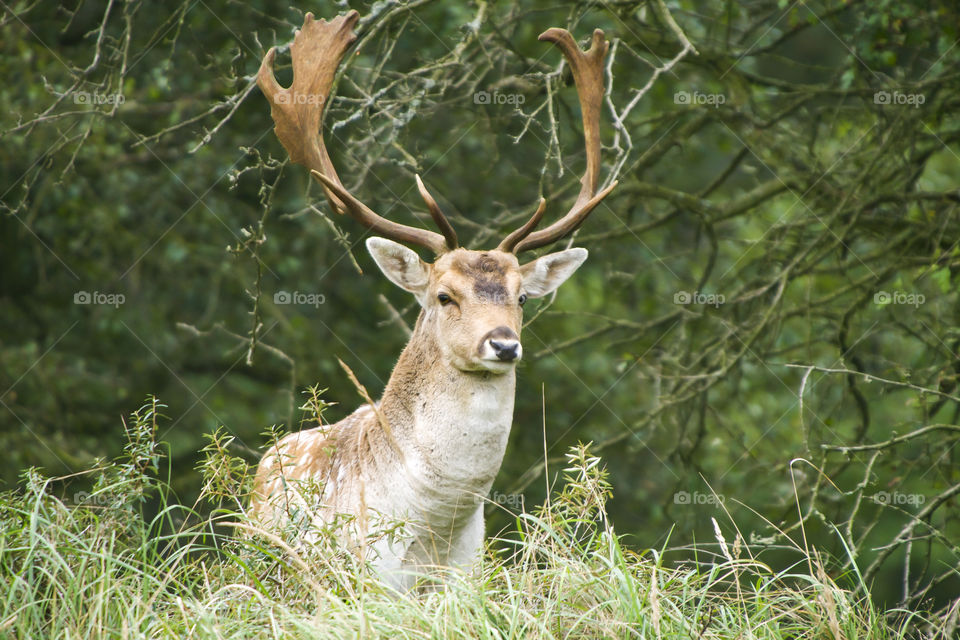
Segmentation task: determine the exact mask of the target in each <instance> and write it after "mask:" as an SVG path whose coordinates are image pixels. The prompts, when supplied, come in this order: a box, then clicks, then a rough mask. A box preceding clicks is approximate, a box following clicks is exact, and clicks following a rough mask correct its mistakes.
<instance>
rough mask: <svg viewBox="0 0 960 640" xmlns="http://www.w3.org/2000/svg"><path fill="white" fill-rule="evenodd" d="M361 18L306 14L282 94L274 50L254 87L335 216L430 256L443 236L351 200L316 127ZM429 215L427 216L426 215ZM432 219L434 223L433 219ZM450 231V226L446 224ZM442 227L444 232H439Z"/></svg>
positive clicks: (292, 48)
mask: <svg viewBox="0 0 960 640" xmlns="http://www.w3.org/2000/svg"><path fill="white" fill-rule="evenodd" d="M359 17H360V14H359V13H357V12H356V11H349V12H348V13H346V14H344V15H342V16H338V17H336V18H333V19H332V20H330V21H329V22H328V21H326V20H315V19H314V17H313V14H312V13H308V14H307V15H306V16H305V17H304V20H303V27H302V28H300V29H298V30H297V31H296V33H295V34H294V38H293V44H291V45H290V55H291V58H292V59H293V83H292V84H291V85H290V87H289V88H287V89H285V88H283V87H282V86H280V84H279V83H278V82H277V79H276V77H275V76H274V74H273V62H274V59H275V57H276V49H275V48H271V49H270V50H269V51H268V52H267V55H265V56H264V58H263V62H262V63H261V65H260V71H259V72H258V73H257V84H259V85H260V90H261V91H263V93H264V95H265V96H266V97H267V99H268V100H270V115H271V116H272V117H273V122H274V131H275V132H276V134H277V138H279V139H280V142H281V143H282V144H283V146H284V148H285V149H286V150H287V153H288V154H289V155H290V159H291V160H293V161H294V162H296V163H298V164H302V165H303V166H305V167H307V168H308V169H310V173H311V175H313V177H314V178H316V179H317V180H319V181H320V184H321V185H323V192H324V194H325V195H326V197H327V200H328V201H329V202H330V206H331V207H333V209H334V211H336V212H337V213H341V214H342V213H349V214H350V216H351V217H352V218H354V219H355V220H356V221H357V222H359V223H360V224H362V225H364V226H366V227H368V228H370V229H372V230H373V231H374V232H376V233H379V234H381V235H384V236H386V237H388V238H392V239H393V240H397V241H399V242H406V243H409V244H415V245H420V246H423V247H426V248H428V249H430V250H431V251H433V252H434V253H437V254H439V253H443V252H444V251H446V247H447V243H446V242H445V236H446V235H447V232H446V230H445V231H444V235H443V236H441V235H440V234H439V233H435V232H433V231H428V230H427V229H419V228H417V227H410V226H407V225H403V224H399V223H396V222H392V221H390V220H387V219H386V218H383V217H381V216H379V215H377V214H376V213H374V212H373V211H372V210H371V209H370V208H369V207H367V206H366V205H364V204H363V203H362V202H360V201H359V200H358V199H357V198H355V197H354V196H353V195H352V194H351V193H350V192H349V191H347V189H346V188H345V187H344V186H343V183H342V182H341V181H340V177H339V176H338V175H337V170H336V168H335V167H334V166H333V162H332V161H331V160H330V154H329V153H328V152H327V147H326V144H325V143H324V141H323V132H322V130H321V127H320V124H321V120H322V118H323V108H324V105H325V103H326V101H327V98H329V96H330V89H331V88H332V86H333V79H334V76H335V75H336V73H337V68H338V67H339V66H340V61H341V60H342V59H343V56H344V54H345V53H346V51H347V48H348V47H349V46H350V44H352V43H353V41H354V40H356V39H357V36H356V34H355V33H354V32H353V27H354V26H355V25H356V24H357V20H358V19H359ZM431 213H432V212H431ZM434 219H436V218H434ZM447 226H449V223H447ZM441 228H443V227H441Z"/></svg>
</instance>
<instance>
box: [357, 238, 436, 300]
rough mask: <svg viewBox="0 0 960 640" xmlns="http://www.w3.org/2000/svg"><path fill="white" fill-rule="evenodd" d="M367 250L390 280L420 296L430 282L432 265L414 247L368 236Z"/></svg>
mask: <svg viewBox="0 0 960 640" xmlns="http://www.w3.org/2000/svg"><path fill="white" fill-rule="evenodd" d="M367 251H369V252H370V255H371V256H373V259H374V261H375V262H376V263H377V266H378V267H380V270H381V271H383V275H385V276H387V278H389V280H390V282H392V283H393V284H395V285H397V286H398V287H400V288H401V289H404V290H405V291H409V292H410V293H412V294H414V295H416V296H418V297H419V295H420V294H421V293H423V292H424V291H425V290H426V288H427V285H428V284H429V283H430V265H428V264H427V263H426V262H424V261H423V260H421V259H420V256H418V255H417V254H416V252H414V251H413V250H412V249H408V248H407V247H405V246H403V245H402V244H398V243H396V242H394V241H393V240H387V239H386V238H367Z"/></svg>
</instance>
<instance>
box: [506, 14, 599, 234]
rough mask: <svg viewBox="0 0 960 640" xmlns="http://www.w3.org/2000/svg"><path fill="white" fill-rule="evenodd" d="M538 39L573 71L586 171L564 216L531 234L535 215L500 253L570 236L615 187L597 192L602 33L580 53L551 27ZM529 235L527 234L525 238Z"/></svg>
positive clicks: (568, 37) (562, 31)
mask: <svg viewBox="0 0 960 640" xmlns="http://www.w3.org/2000/svg"><path fill="white" fill-rule="evenodd" d="M539 39H540V40H542V41H546V42H552V43H553V44H555V45H556V46H557V47H558V48H559V49H560V51H561V52H562V53H563V57H564V58H566V60H567V64H569V65H570V70H571V71H572V72H573V81H574V84H576V85H577V95H578V96H579V97H580V112H581V115H582V116H583V137H584V139H585V144H586V149H587V170H586V172H585V173H584V174H583V178H581V180H580V185H581V186H580V195H578V196H577V200H576V202H574V203H573V206H572V207H571V208H570V211H568V212H567V214H566V215H565V216H563V217H562V218H560V219H559V220H557V221H556V222H554V223H553V224H551V225H550V226H549V227H547V228H546V229H541V230H540V231H536V232H533V233H531V232H532V231H533V228H534V227H535V226H536V223H537V221H538V220H539V217H538V214H541V215H542V211H540V210H538V212H537V214H534V217H533V218H531V219H530V221H529V222H528V223H527V224H525V225H524V226H523V227H521V228H520V229H518V230H517V231H514V232H513V233H511V234H510V235H509V236H507V237H506V238H505V239H504V241H503V242H501V243H500V247H499V249H500V250H501V251H511V250H512V251H513V253H520V252H521V251H529V250H530V249H537V248H539V247H542V246H544V245H548V244H550V243H551V242H556V241H557V240H559V239H560V238H562V237H564V236H565V235H567V234H569V233H572V232H573V231H574V230H575V229H576V228H577V227H579V226H580V225H581V224H582V223H583V221H584V220H586V218H587V216H588V215H590V212H591V211H593V208H594V207H596V206H597V205H598V204H599V203H600V201H601V200H603V199H604V198H605V197H606V196H607V194H608V193H610V192H611V191H612V190H613V188H614V187H615V186H617V183H616V182H613V183H612V184H611V185H610V186H609V187H607V188H606V189H604V190H603V191H601V192H600V193H597V192H596V191H597V184H598V182H599V180H600V106H601V101H602V100H603V59H604V57H605V56H606V55H607V48H608V46H609V43H608V42H607V41H606V39H605V38H604V37H603V31H601V30H600V29H597V30H595V31H594V32H593V42H592V43H591V45H590V49H589V50H588V51H586V53H584V52H583V51H581V50H580V47H579V46H577V43H576V41H575V40H574V39H573V36H571V35H570V32H569V31H567V30H566V29H560V28H557V27H554V28H553V29H547V30H546V31H544V32H543V33H541V34H540V38H539ZM528 234H529V235H528Z"/></svg>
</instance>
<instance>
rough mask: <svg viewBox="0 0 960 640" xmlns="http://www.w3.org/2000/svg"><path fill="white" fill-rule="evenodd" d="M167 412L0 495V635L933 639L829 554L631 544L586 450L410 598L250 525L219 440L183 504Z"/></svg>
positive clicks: (333, 556)
mask: <svg viewBox="0 0 960 640" xmlns="http://www.w3.org/2000/svg"><path fill="white" fill-rule="evenodd" d="M161 409H162V406H161V405H159V404H158V403H157V402H156V401H155V400H151V401H150V402H148V404H147V405H145V406H144V407H142V408H141V409H140V410H139V411H137V412H135V413H134V414H133V415H132V416H131V419H130V421H129V422H128V429H127V433H128V439H129V443H128V446H127V449H126V452H125V454H124V456H123V457H122V459H119V460H115V461H112V462H105V461H104V462H102V463H100V464H98V465H97V466H96V467H95V468H94V469H91V470H90V471H88V472H86V473H84V474H79V475H78V476H77V477H74V478H70V479H68V480H72V481H73V482H74V484H75V483H76V481H78V480H83V481H86V482H87V483H88V485H87V486H92V490H91V491H90V492H89V494H80V493H76V494H74V495H72V496H70V497H69V498H64V497H58V495H57V491H63V487H64V486H65V479H62V478H61V479H56V480H54V479H47V478H44V477H42V476H41V475H40V474H39V473H37V472H36V471H29V472H28V473H26V474H25V475H24V478H23V483H22V486H21V487H20V488H19V489H18V490H17V491H15V492H9V493H6V494H3V495H2V496H0V582H2V586H3V591H2V594H3V595H2V598H3V600H2V604H0V637H4V638H7V637H9V638H62V639H65V640H66V639H74V638H75V639H83V640H94V639H96V638H347V637H358V636H362V637H381V636H383V637H393V638H568V637H572V638H629V637H639V638H778V639H779V638H825V639H832V640H839V639H841V638H849V639H853V638H869V639H874V638H876V639H881V638H883V639H886V638H905V637H912V635H911V634H918V633H919V630H920V629H924V630H925V633H926V634H929V637H937V631H936V629H934V628H932V627H930V626H929V624H928V623H927V621H925V620H923V619H921V618H920V616H918V615H913V616H911V615H908V614H906V612H886V613H884V612H880V611H877V610H876V609H875V608H874V607H873V606H872V605H871V603H870V602H869V601H868V600H866V599H864V598H858V597H854V596H853V595H852V592H851V591H850V590H847V589H844V588H841V587H840V586H838V585H837V583H835V582H834V581H833V580H831V578H830V577H828V571H827V569H826V568H825V567H824V566H823V563H822V561H821V559H820V558H819V557H817V555H816V554H812V553H811V554H809V555H806V556H804V557H801V558H800V561H799V562H798V563H797V565H796V567H795V570H793V571H790V572H779V573H778V572H775V571H773V570H772V569H771V568H770V567H768V566H766V565H765V564H764V563H763V562H762V561H760V560H759V559H757V558H756V557H754V556H753V554H752V553H751V550H750V549H749V547H748V546H747V545H746V544H745V543H744V541H743V539H742V538H741V537H740V536H739V535H738V534H737V533H736V532H735V530H733V531H730V532H724V531H723V530H722V527H721V526H720V525H719V524H718V523H715V525H716V531H717V542H716V544H715V545H713V549H714V550H715V551H714V552H713V553H710V554H709V556H708V557H709V560H706V561H705V560H703V559H702V558H701V561H700V562H698V563H688V564H679V565H677V566H670V565H669V564H668V563H667V562H666V561H665V553H664V552H663V551H662V550H660V551H658V550H646V551H643V552H636V551H633V550H631V549H628V548H626V547H625V546H624V544H623V543H622V541H621V539H620V538H619V537H618V536H617V534H616V533H615V532H614V529H613V526H612V524H611V523H610V522H609V521H608V520H607V517H606V512H605V503H606V500H607V499H608V498H609V496H610V485H609V484H608V482H607V478H606V473H605V471H604V469H603V466H602V464H601V462H600V460H599V459H598V458H596V457H593V456H592V455H591V454H590V451H589V448H588V447H586V446H582V447H579V448H577V449H575V450H573V451H571V452H570V454H569V455H568V461H569V464H568V465H567V468H566V469H565V471H564V476H565V477H564V480H565V482H564V484H563V486H562V488H561V489H559V490H558V491H556V492H554V494H553V496H552V497H551V498H550V500H549V501H548V502H547V503H546V504H544V505H543V506H541V507H540V508H538V509H536V510H534V511H532V512H529V513H528V512H524V513H521V514H520V515H518V516H517V532H516V535H514V536H512V537H510V538H495V539H493V540H491V542H490V544H489V547H488V549H487V552H486V553H485V557H484V558H483V562H482V565H481V566H480V567H479V568H478V569H477V570H476V571H474V572H473V573H470V574H464V573H452V574H449V575H447V576H445V579H444V581H443V583H442V584H443V586H442V587H441V588H438V587H437V585H436V584H433V585H430V584H425V585H424V586H425V587H433V588H421V589H418V590H417V591H415V592H411V593H407V594H398V593H396V592H392V591H390V590H389V589H388V588H387V587H385V586H383V585H382V584H380V583H379V582H378V581H377V580H376V578H375V577H374V576H373V575H372V574H371V572H370V571H369V570H368V568H367V567H365V566H364V565H363V563H362V562H361V561H360V560H358V558H357V556H356V555H355V554H353V553H351V552H350V551H349V550H346V549H343V548H340V547H338V545H337V543H336V542H335V541H334V539H333V538H321V542H320V543H318V544H317V545H314V546H305V545H301V544H296V541H295V540H292V539H290V538H289V536H286V537H285V536H284V534H283V533H282V532H281V533H278V534H274V533H264V534H262V535H249V533H238V531H246V532H249V530H250V528H251V527H254V526H255V525H254V524H253V523H252V522H251V521H250V520H249V519H247V518H246V516H245V514H244V504H245V500H244V495H243V488H242V487H243V479H244V476H245V474H246V465H245V464H244V462H243V461H242V460H240V459H239V458H236V457H234V456H232V455H231V454H230V453H229V445H230V440H229V438H228V437H226V436H225V435H224V434H223V433H218V434H215V435H214V436H213V437H212V438H211V442H210V445H209V446H208V447H207V448H206V450H205V454H206V455H205V460H204V462H203V463H202V465H201V470H202V471H203V474H204V478H205V481H204V487H203V496H202V498H201V499H202V500H203V501H204V502H203V504H197V505H194V506H192V507H187V506H184V505H180V504H177V503H176V501H175V500H173V496H172V493H171V492H170V491H169V489H168V487H167V485H166V483H165V482H163V481H161V480H159V479H158V478H157V471H158V469H159V468H160V467H161V462H162V456H161V455H160V449H159V448H158V446H157V444H156V443H155V442H154V434H155V433H156V421H157V418H158V412H159V411H160V410H161ZM55 489H56V491H55ZM148 500H149V502H148ZM77 503H79V504H77ZM148 504H149V505H151V506H152V508H150V509H148V508H147V506H148ZM201 511H204V512H205V515H201ZM148 512H149V513H150V514H152V515H149V516H147V515H146V514H147V513H148ZM726 537H730V538H731V540H732V542H730V543H728V542H727V540H726V539H725V538H726ZM425 580H426V579H425ZM923 625H926V626H925V627H924V626H923Z"/></svg>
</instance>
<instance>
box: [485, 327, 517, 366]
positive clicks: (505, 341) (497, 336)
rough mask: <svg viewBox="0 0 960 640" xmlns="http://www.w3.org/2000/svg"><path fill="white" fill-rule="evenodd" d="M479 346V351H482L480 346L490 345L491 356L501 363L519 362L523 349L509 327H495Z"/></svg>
mask: <svg viewBox="0 0 960 640" xmlns="http://www.w3.org/2000/svg"><path fill="white" fill-rule="evenodd" d="M480 344H481V350H482V349H483V347H482V345H484V344H487V345H490V350H491V351H493V355H495V356H496V357H497V360H500V361H501V362H513V361H514V360H519V359H520V355H521V354H522V353H523V348H522V347H521V346H520V338H519V337H518V336H517V334H516V333H514V331H513V329H511V328H510V327H497V328H496V329H494V330H493V331H491V332H490V333H488V334H487V335H485V336H484V337H483V340H482V341H481V342H480Z"/></svg>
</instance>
